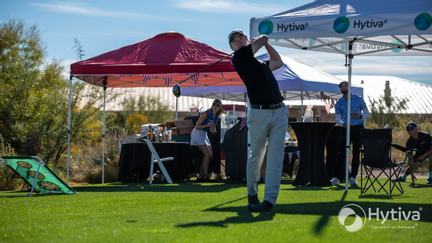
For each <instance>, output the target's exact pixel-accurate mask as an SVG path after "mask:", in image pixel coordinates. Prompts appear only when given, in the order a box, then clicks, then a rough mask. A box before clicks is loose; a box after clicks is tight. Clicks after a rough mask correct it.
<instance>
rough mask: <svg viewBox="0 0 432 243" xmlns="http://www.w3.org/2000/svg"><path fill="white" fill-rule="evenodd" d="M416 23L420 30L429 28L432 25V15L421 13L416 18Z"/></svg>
mask: <svg viewBox="0 0 432 243" xmlns="http://www.w3.org/2000/svg"><path fill="white" fill-rule="evenodd" d="M414 25H415V27H416V28H417V29H418V30H427V29H429V27H430V26H431V25H432V16H431V15H430V14H429V13H421V14H419V15H417V17H416V18H415V20H414Z"/></svg>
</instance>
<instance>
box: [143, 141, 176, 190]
mask: <svg viewBox="0 0 432 243" xmlns="http://www.w3.org/2000/svg"><path fill="white" fill-rule="evenodd" d="M144 141H145V143H146V144H147V147H148V148H149V149H150V152H151V159H150V180H149V184H150V185H151V184H152V181H153V169H154V163H155V162H156V163H157V164H158V166H159V168H160V170H161V171H162V174H163V175H164V177H165V179H166V180H167V182H168V183H169V184H173V181H172V180H171V177H170V176H169V174H168V171H167V170H166V169H165V166H164V165H163V163H162V162H164V161H170V160H174V158H173V157H166V158H162V159H161V158H160V157H159V154H158V153H157V152H156V149H155V147H154V146H153V144H152V142H150V140H148V139H144Z"/></svg>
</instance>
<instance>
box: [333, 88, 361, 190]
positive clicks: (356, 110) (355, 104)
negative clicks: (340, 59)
mask: <svg viewBox="0 0 432 243" xmlns="http://www.w3.org/2000/svg"><path fill="white" fill-rule="evenodd" d="M339 88H340V91H341V93H342V94H343V96H342V98H340V99H339V100H338V101H337V103H336V107H335V112H336V123H337V124H338V125H342V126H344V127H345V128H346V123H347V111H348V100H347V99H348V82H347V81H343V82H341V83H340V84H339ZM368 115H369V110H368V108H367V106H366V103H365V102H364V100H363V98H361V97H360V96H357V95H353V94H351V132H350V138H351V143H352V145H353V147H352V161H351V172H350V175H349V183H350V185H351V186H352V187H355V186H357V182H356V180H355V178H356V176H357V171H358V168H359V164H360V147H361V134H362V131H363V128H364V121H365V120H366V118H367V117H368ZM330 182H331V183H332V184H333V185H336V184H339V179H337V178H332V179H331V181H330Z"/></svg>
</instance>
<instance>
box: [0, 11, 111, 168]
mask: <svg viewBox="0 0 432 243" xmlns="http://www.w3.org/2000/svg"><path fill="white" fill-rule="evenodd" d="M74 44H75V46H76V48H78V50H79V53H78V52H77V54H79V57H80V58H82V57H83V55H84V51H83V50H82V46H81V44H80V43H79V42H78V40H76V39H75V41H74ZM62 71H63V67H62V66H61V65H60V64H59V63H58V62H56V61H54V62H52V63H45V62H44V48H43V46H42V44H41V41H40V37H39V32H38V30H37V28H36V27H35V26H31V27H26V26H25V25H24V24H23V23H21V22H18V21H15V20H9V21H7V22H5V23H3V24H1V25H0V84H1V85H0V97H1V99H0V136H1V137H2V138H3V139H4V143H5V144H8V145H10V146H11V147H12V148H13V149H14V150H15V152H16V153H17V154H21V155H38V156H40V157H41V158H42V159H43V160H44V161H45V162H47V163H53V164H54V165H55V166H57V165H58V163H59V161H60V159H61V158H62V155H63V154H64V152H65V151H66V148H67V139H66V138H67V112H66V111H67V103H68V93H69V92H68V91H69V89H68V83H69V82H68V80H66V79H65V78H64V77H63V76H62ZM109 99H110V98H108V100H109ZM101 100H102V91H101V89H100V88H99V87H94V86H91V87H90V85H87V86H86V85H85V84H84V83H82V82H80V81H77V82H75V84H74V87H73V90H72V125H73V126H72V130H71V137H72V140H73V141H74V140H75V139H76V138H80V139H81V140H82V139H83V138H85V136H84V135H85V134H86V132H87V130H86V129H85V128H86V127H88V125H87V122H93V121H94V120H96V119H95V117H96V118H97V117H98V116H100V112H99V111H100V109H99V108H100V107H101V104H102V103H101ZM98 137H100V131H98Z"/></svg>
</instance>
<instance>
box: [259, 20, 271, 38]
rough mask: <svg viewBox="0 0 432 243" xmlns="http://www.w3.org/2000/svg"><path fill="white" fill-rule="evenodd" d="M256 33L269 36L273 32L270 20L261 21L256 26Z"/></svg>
mask: <svg viewBox="0 0 432 243" xmlns="http://www.w3.org/2000/svg"><path fill="white" fill-rule="evenodd" d="M258 32H259V33H260V34H266V35H270V34H271V33H272V32H273V22H271V21H270V20H263V21H261V23H259V25H258Z"/></svg>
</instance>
